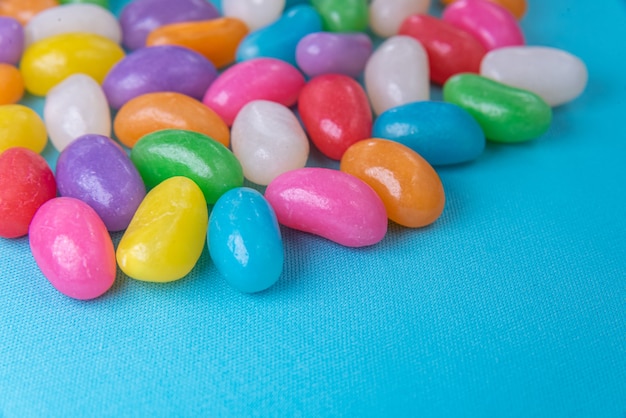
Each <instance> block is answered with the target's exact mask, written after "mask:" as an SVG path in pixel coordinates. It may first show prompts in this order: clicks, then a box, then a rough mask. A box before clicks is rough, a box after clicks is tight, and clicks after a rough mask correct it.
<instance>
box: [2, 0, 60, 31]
mask: <svg viewBox="0 0 626 418" xmlns="http://www.w3.org/2000/svg"><path fill="white" fill-rule="evenodd" d="M58 5H59V2H58V1H57V0H0V16H9V17H12V18H14V19H16V20H18V21H19V22H20V23H21V24H22V25H25V24H27V23H28V21H29V20H30V19H32V18H33V17H34V16H35V15H36V14H37V13H39V12H41V11H43V10H46V9H49V8H51V7H55V6H58Z"/></svg>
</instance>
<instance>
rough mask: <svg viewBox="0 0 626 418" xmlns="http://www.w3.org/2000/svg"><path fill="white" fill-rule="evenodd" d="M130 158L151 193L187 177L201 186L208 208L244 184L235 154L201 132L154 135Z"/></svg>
mask: <svg viewBox="0 0 626 418" xmlns="http://www.w3.org/2000/svg"><path fill="white" fill-rule="evenodd" d="M130 158H131V160H132V161H133V163H134V164H135V166H136V167H137V169H138V170H139V173H140V174H141V177H142V178H143V180H144V182H145V184H146V187H147V188H148V189H151V188H153V187H155V186H156V185H157V184H159V183H161V182H162V181H164V180H165V179H168V178H170V177H175V176H185V177H188V178H190V179H191V180H193V181H195V182H196V183H197V184H198V186H199V187H200V189H201V190H202V193H204V197H205V199H206V201H207V203H209V204H213V203H215V202H216V201H217V199H219V197H220V196H221V195H223V194H224V193H225V192H227V191H228V190H230V189H233V188H235V187H240V186H241V185H242V184H243V170H242V168H241V164H240V163H239V161H237V159H236V158H235V156H234V155H233V153H232V152H230V150H229V149H228V148H226V147H225V146H224V145H222V144H220V143H219V142H217V141H215V140H213V139H211V138H209V137H208V136H206V135H203V134H201V133H198V132H192V131H183V130H178V129H164V130H162V131H156V132H152V133H150V134H148V135H146V136H144V137H142V138H141V139H140V140H139V141H138V142H137V143H136V144H135V147H134V148H133V149H132V150H131V153H130Z"/></svg>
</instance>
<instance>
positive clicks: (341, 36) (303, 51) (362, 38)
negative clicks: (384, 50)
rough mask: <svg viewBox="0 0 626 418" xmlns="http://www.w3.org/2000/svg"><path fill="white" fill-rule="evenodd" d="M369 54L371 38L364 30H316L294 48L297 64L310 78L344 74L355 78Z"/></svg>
mask: <svg viewBox="0 0 626 418" xmlns="http://www.w3.org/2000/svg"><path fill="white" fill-rule="evenodd" d="M370 55H372V40H371V39H370V37H369V36H367V35H365V34H364V33H333V32H316V33H312V34H310V35H307V36H305V37H304V38H302V39H301V40H300V42H299V43H298V46H297V47H296V61H297V63H298V67H300V69H301V70H302V71H303V72H304V73H305V74H306V75H308V76H309V77H315V76H316V75H321V74H331V73H333V74H343V75H347V76H348V77H355V78H356V77H358V76H359V75H360V74H361V73H362V72H363V69H364V68H365V64H366V63H367V60H368V58H369V57H370Z"/></svg>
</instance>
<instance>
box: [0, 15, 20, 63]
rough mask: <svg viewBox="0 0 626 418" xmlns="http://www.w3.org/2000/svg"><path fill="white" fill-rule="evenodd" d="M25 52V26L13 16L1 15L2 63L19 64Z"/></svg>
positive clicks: (0, 52)
mask: <svg viewBox="0 0 626 418" xmlns="http://www.w3.org/2000/svg"><path fill="white" fill-rule="evenodd" d="M22 52H24V28H23V27H22V25H21V24H20V22H18V21H17V20H15V19H14V18H12V17H7V16H0V63H6V64H17V63H18V62H20V58H21V57H22Z"/></svg>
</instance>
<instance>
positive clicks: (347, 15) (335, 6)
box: [311, 0, 369, 32]
mask: <svg viewBox="0 0 626 418" xmlns="http://www.w3.org/2000/svg"><path fill="white" fill-rule="evenodd" d="M311 4H312V5H313V7H315V8H316V9H317V11H318V12H319V14H320V15H321V16H322V20H323V21H324V30H327V31H329V32H362V31H364V30H365V29H367V26H368V24H369V8H368V5H367V0H312V1H311Z"/></svg>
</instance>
